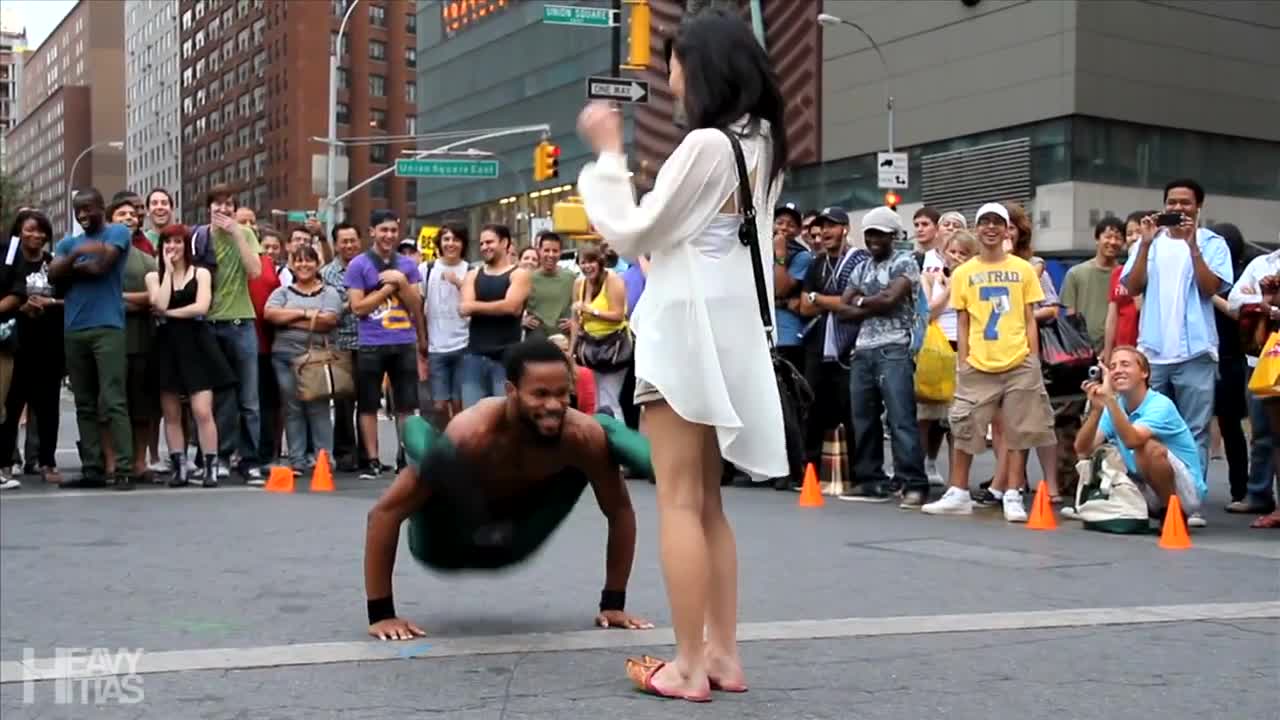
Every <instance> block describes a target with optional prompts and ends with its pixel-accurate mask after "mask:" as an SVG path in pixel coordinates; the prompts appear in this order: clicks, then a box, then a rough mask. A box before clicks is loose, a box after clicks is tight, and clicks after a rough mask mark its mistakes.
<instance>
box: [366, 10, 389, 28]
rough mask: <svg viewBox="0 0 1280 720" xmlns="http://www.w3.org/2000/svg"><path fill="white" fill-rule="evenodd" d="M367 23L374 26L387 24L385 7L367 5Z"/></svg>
mask: <svg viewBox="0 0 1280 720" xmlns="http://www.w3.org/2000/svg"><path fill="white" fill-rule="evenodd" d="M369 24H370V25H373V26H374V27H386V26H387V9H386V8H384V7H382V6H381V5H370V6H369Z"/></svg>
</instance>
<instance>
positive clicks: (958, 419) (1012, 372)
mask: <svg viewBox="0 0 1280 720" xmlns="http://www.w3.org/2000/svg"><path fill="white" fill-rule="evenodd" d="M1008 226H1009V211H1008V210H1007V209H1005V207H1004V206H1003V205H1000V204H998V203H987V204H986V205H983V206H982V207H981V208H979V209H978V215H977V223H976V227H977V230H978V242H979V244H980V245H981V248H982V249H981V252H979V254H978V256H977V257H975V258H973V259H971V260H969V261H968V262H966V263H965V264H963V265H961V266H960V267H958V268H956V269H955V271H953V272H952V274H951V307H952V308H954V309H955V311H956V340H957V345H958V348H957V357H958V358H959V360H958V362H957V364H956V394H955V400H954V402H953V403H952V405H951V418H950V419H951V437H952V441H951V442H952V445H953V447H954V448H955V457H954V460H953V461H952V465H951V487H949V488H947V492H946V493H945V494H944V495H943V496H942V498H941V499H939V500H938V501H936V502H932V503H929V504H928V505H925V506H924V508H922V509H923V510H924V512H926V513H929V514H931V515H948V514H951V515H968V514H970V513H972V512H973V502H972V500H971V499H970V497H969V468H970V466H971V465H972V464H973V456H974V455H977V454H978V453H980V452H984V451H986V449H987V436H986V432H987V426H988V425H990V424H991V421H992V420H993V419H994V418H995V413H996V411H997V410H999V411H1000V413H1001V418H1002V420H1003V428H1004V437H1005V445H1006V447H1007V448H1008V457H1007V465H1008V467H1009V487H1008V489H1007V490H1006V491H1005V493H1004V498H1003V501H1002V502H1003V504H1004V517H1005V520H1008V521H1009V522H1026V520H1027V511H1026V508H1024V507H1023V504H1022V492H1021V491H1022V488H1023V487H1024V486H1025V485H1026V482H1027V477H1026V464H1025V458H1026V454H1027V450H1029V449H1031V448H1036V447H1041V446H1044V445H1052V444H1054V443H1055V442H1057V440H1056V438H1055V436H1054V432H1053V410H1052V409H1051V408H1050V405H1049V394H1048V392H1046V391H1045V388H1044V379H1043V377H1042V376H1041V373H1040V338H1039V335H1038V334H1037V331H1036V321H1035V317H1034V315H1033V311H1034V309H1035V304H1036V303H1037V302H1040V301H1041V300H1043V299H1044V290H1042V289H1041V288H1040V279H1039V277H1038V276H1037V275H1036V271H1035V269H1034V268H1032V267H1031V264H1030V263H1028V262H1027V261H1026V260H1023V259H1021V258H1019V257H1017V256H1014V255H1010V254H1009V253H1008V252H1007V251H1006V250H1005V248H1004V239H1005V231H1006V229H1007V228H1008Z"/></svg>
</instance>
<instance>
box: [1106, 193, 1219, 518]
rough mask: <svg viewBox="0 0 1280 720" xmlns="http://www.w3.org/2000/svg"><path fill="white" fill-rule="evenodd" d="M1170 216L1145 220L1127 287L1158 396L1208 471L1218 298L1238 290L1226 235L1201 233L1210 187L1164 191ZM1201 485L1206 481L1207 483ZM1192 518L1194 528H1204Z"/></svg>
mask: <svg viewBox="0 0 1280 720" xmlns="http://www.w3.org/2000/svg"><path fill="white" fill-rule="evenodd" d="M1164 204H1165V211H1164V212H1163V213H1159V214H1157V215H1149V216H1147V217H1145V218H1143V219H1142V239H1141V240H1140V241H1139V242H1138V247H1137V249H1136V250H1135V251H1134V252H1133V253H1131V254H1130V255H1129V260H1128V262H1126V263H1125V266H1124V270H1122V271H1121V272H1120V280H1121V282H1123V283H1124V285H1125V288H1126V289H1127V290H1128V291H1129V294H1130V295H1135V296H1136V295H1144V296H1145V297H1146V302H1144V303H1143V306H1142V314H1141V315H1140V316H1139V318H1138V348H1139V349H1140V350H1141V351H1142V352H1143V354H1144V355H1145V356H1146V357H1147V358H1148V359H1149V360H1150V362H1151V389H1152V390H1155V391H1157V392H1159V393H1161V394H1162V395H1165V396H1167V397H1169V398H1170V399H1171V400H1173V402H1174V405H1176V406H1177V408H1178V413H1179V414H1180V415H1182V417H1183V418H1184V419H1185V420H1186V421H1187V425H1188V427H1190V428H1191V433H1192V434H1193V435H1194V436H1195V439H1196V445H1197V447H1198V448H1199V452H1200V464H1199V468H1198V470H1199V471H1200V472H1201V473H1204V472H1205V470H1206V469H1207V468H1208V465H1209V421H1210V419H1211V418H1212V417H1213V400H1214V383H1215V380H1216V379H1217V371H1218V328H1217V324H1216V322H1215V320H1214V316H1213V312H1214V310H1213V297H1214V295H1217V294H1219V293H1221V292H1224V291H1226V290H1227V289H1229V288H1230V287H1231V281H1232V278H1233V277H1234V274H1233V272H1232V267H1231V251H1230V250H1229V249H1228V248H1227V242H1226V240H1225V239H1223V237H1222V236H1221V235H1218V234H1217V233H1215V232H1213V231H1212V230H1208V229H1206V228H1202V227H1199V220H1200V211H1201V209H1202V208H1203V207H1204V188H1203V187H1201V186H1200V183H1198V182H1196V181H1195V180H1191V179H1180V180H1173V181H1171V182H1170V183H1169V184H1167V185H1166V186H1165V189H1164ZM1201 479H1202V480H1204V479H1205V478H1204V477H1202V478H1201ZM1204 524H1205V522H1204V519H1203V518H1201V517H1200V516H1199V515H1193V516H1192V517H1191V519H1190V520H1189V525H1190V526H1191V527H1204Z"/></svg>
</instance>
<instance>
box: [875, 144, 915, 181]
mask: <svg viewBox="0 0 1280 720" xmlns="http://www.w3.org/2000/svg"><path fill="white" fill-rule="evenodd" d="M876 175H877V176H878V178H879V180H880V187H881V188H883V189H885V190H904V189H906V188H907V186H908V185H909V184H910V180H909V178H910V177H911V175H910V173H909V172H908V168H907V154H906V153H904V152H882V153H876Z"/></svg>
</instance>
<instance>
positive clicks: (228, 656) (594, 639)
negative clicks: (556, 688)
mask: <svg viewBox="0 0 1280 720" xmlns="http://www.w3.org/2000/svg"><path fill="white" fill-rule="evenodd" d="M1276 618H1280V601H1272V602H1250V603H1211V604H1197V605H1156V606H1148V607H1110V608H1079V609H1072V610H1037V611H1030V612H1012V613H972V614H964V615H915V616H911V615H907V616H898V617H883V618H837V619H831V620H796V621H784V622H759V623H744V624H742V625H740V626H739V628H738V633H739V638H740V639H741V640H743V641H744V642H761V641H777V640H813V639H831V638H851V637H875V636H883V635H932V634H939V633H958V632H990V631H1000V630H1043V629H1052V628H1080V627H1101V626H1108V625H1147V624H1157V623H1178V622H1200V621H1223V620H1226V621H1231V620H1270V619H1276ZM673 644H674V637H673V635H672V633H671V630H670V628H659V629H654V630H640V631H635V632H625V631H611V630H582V631H573V632H565V633H534V634H524V635H492V636H485V637H452V638H432V637H426V638H419V639H416V640H412V641H409V642H397V643H390V642H380V641H374V640H369V641H361V642H330V643H307V644H299V645H268V646H261V647H246V648H209V649H199V650H170V651H162V652H151V651H146V652H144V653H143V654H142V656H141V659H140V660H139V661H138V665H137V669H136V672H137V673H138V674H154V673H167V672H186V671H195V670H248V669H253V668H269V667H283V666H293V665H324V664H332V663H346V662H371V661H378V660H400V659H406V658H443V657H461V656H471V655H506V654H514V653H530V652H564V651H572V650H610V649H618V650H622V649H625V648H635V647H646V646H670V645H673ZM107 674H111V673H107V672H97V673H95V672H92V671H90V670H89V669H88V668H86V667H84V664H83V663H77V664H76V667H75V668H67V667H58V665H57V664H56V662H55V659H54V658H38V659H35V660H32V661H29V662H24V661H14V660H9V661H5V662H0V683H18V682H24V681H47V680H59V679H71V678H79V677H92V676H96V675H107Z"/></svg>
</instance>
